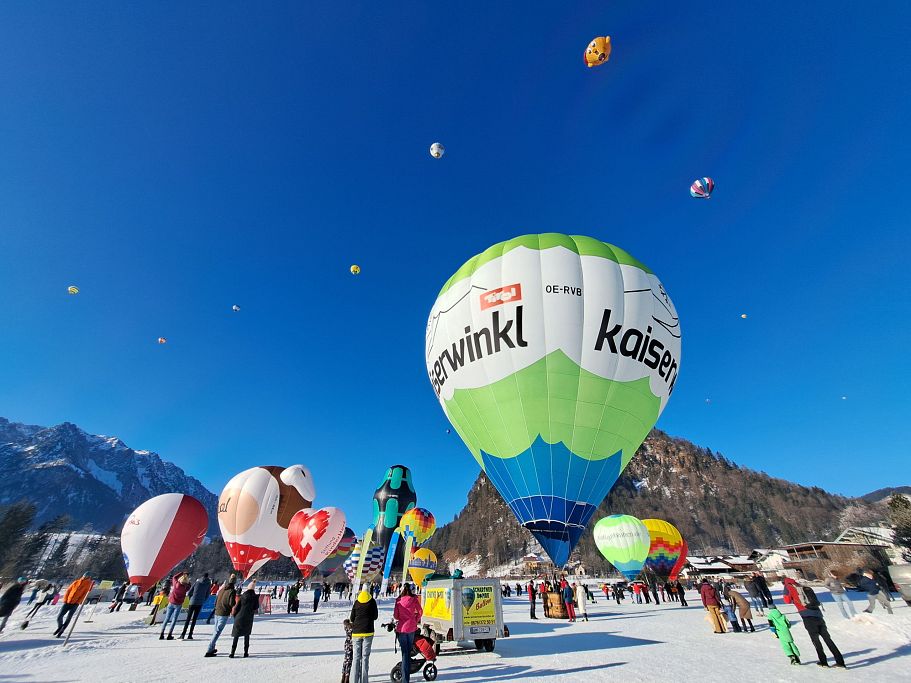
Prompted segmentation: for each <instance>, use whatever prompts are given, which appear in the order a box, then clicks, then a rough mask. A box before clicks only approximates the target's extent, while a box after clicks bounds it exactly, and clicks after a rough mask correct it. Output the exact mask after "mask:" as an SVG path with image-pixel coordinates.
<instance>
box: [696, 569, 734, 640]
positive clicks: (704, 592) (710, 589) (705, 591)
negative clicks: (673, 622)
mask: <svg viewBox="0 0 911 683" xmlns="http://www.w3.org/2000/svg"><path fill="white" fill-rule="evenodd" d="M699 596H700V597H701V598H702V605H703V607H705V609H706V611H707V612H708V613H709V621H710V622H711V624H712V629H713V631H714V632H715V633H727V628H725V626H724V622H723V621H722V619H721V598H720V597H719V596H718V591H716V590H715V587H714V586H713V585H712V584H710V583H709V580H708V579H702V585H701V586H699Z"/></svg>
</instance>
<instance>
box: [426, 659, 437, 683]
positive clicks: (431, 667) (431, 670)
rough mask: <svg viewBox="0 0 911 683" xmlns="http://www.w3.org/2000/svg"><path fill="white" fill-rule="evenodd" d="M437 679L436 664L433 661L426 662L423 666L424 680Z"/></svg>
mask: <svg viewBox="0 0 911 683" xmlns="http://www.w3.org/2000/svg"><path fill="white" fill-rule="evenodd" d="M436 679H437V665H436V664H434V663H433V662H427V666H425V667H424V680H425V681H435V680H436Z"/></svg>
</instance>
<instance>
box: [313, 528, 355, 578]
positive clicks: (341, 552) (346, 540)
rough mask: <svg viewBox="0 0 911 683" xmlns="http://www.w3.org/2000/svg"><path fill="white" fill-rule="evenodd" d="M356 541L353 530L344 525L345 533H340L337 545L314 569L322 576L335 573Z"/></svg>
mask: <svg viewBox="0 0 911 683" xmlns="http://www.w3.org/2000/svg"><path fill="white" fill-rule="evenodd" d="M356 543H357V536H355V534H354V531H352V530H351V529H350V528H349V527H345V533H344V534H342V540H341V541H339V543H338V546H337V547H336V549H335V550H333V551H332V552H331V553H330V554H329V555H328V557H326V559H325V560H323V561H322V562H320V565H319V566H318V567H317V568H316V570H317V571H318V572H319V573H320V574H321V575H322V576H323V578H325V577H327V576H330V575H331V574H334V573H335V570H337V569H338V568H339V567H341V566H342V563H344V561H345V560H347V559H348V557H349V556H350V555H351V552H352V551H353V550H354V545H355V544H356Z"/></svg>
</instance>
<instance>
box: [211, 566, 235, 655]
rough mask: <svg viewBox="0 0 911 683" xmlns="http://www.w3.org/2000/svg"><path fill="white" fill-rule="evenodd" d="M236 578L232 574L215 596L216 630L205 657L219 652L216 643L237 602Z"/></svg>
mask: <svg viewBox="0 0 911 683" xmlns="http://www.w3.org/2000/svg"><path fill="white" fill-rule="evenodd" d="M234 580H235V579H234V574H231V576H230V577H228V580H227V581H225V584H224V585H223V586H222V587H221V590H219V591H218V595H216V596H215V610H214V614H215V632H214V633H213V634H212V640H210V641H209V647H208V649H207V650H206V654H205V655H203V656H205V657H214V656H215V655H216V653H217V652H218V650H217V649H215V644H216V643H217V642H218V639H219V637H220V636H221V632H222V631H224V630H225V626H227V625H228V619H229V618H230V617H231V611H232V610H233V609H234V605H235V603H236V602H237V590H235V588H234Z"/></svg>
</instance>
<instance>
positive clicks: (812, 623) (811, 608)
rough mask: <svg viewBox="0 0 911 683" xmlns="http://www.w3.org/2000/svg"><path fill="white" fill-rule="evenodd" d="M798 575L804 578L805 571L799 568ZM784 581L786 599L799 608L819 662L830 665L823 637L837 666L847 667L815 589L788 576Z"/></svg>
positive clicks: (822, 664)
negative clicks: (827, 623) (827, 625)
mask: <svg viewBox="0 0 911 683" xmlns="http://www.w3.org/2000/svg"><path fill="white" fill-rule="evenodd" d="M797 575H798V577H799V578H803V572H802V571H801V570H799V569H798V570H797ZM782 583H783V584H784V601H785V602H786V603H789V604H791V605H794V607H796V608H797V614H798V615H800V618H801V619H802V620H803V627H804V628H805V629H807V633H808V634H809V635H810V640H811V641H812V642H813V647H815V648H816V654H817V655H818V657H819V661H818V662H817V664H818V665H819V666H821V667H828V666H829V662H828V660H827V659H826V652H825V650H823V647H822V643H820V638H822V640H823V641H824V642H825V644H826V646H827V647H828V648H829V650H830V651H831V653H832V656H833V657H834V658H835V666H836V667H838V668H840V669H845V668H847V667H846V666H845V659H844V657H842V654H841V652H840V651H839V649H838V647H837V646H836V645H835V643H834V642H833V641H832V636H830V635H829V629H828V628H827V627H826V620H825V619H824V618H823V616H822V610H821V609H820V608H819V598H817V597H816V593H815V592H814V591H813V589H812V588H810V587H809V586H805V585H802V584H800V583H798V582H797V581H795V580H794V579H792V578H791V577H786V578H785V579H784V581H782Z"/></svg>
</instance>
